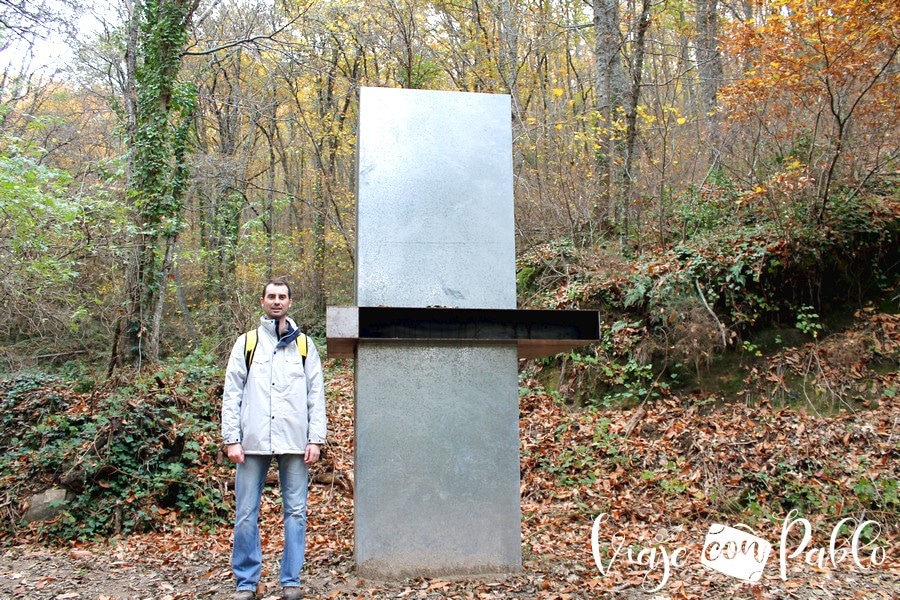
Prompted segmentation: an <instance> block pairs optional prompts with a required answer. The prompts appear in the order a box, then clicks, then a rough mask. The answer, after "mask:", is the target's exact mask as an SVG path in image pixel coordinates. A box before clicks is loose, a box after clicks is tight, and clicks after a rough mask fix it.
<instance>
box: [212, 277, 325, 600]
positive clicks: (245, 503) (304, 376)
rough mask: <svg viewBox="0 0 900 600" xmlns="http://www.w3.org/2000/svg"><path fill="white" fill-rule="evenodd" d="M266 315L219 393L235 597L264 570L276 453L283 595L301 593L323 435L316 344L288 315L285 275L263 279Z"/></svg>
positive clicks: (249, 593)
mask: <svg viewBox="0 0 900 600" xmlns="http://www.w3.org/2000/svg"><path fill="white" fill-rule="evenodd" d="M260 304H261V305H262V309H263V311H264V312H265V316H264V317H261V318H260V325H259V328H258V329H257V331H256V335H257V340H258V341H257V343H256V346H255V350H254V351H253V353H252V362H250V363H249V365H248V363H247V356H246V355H245V350H246V349H247V346H246V345H245V344H246V340H247V335H248V334H246V333H245V334H243V335H241V336H240V337H239V338H238V339H237V342H235V344H234V348H233V349H232V351H231V357H230V358H229V359H228V368H227V370H226V373H225V391H224V393H223V397H222V438H223V442H224V445H225V452H226V454H227V455H228V459H229V460H231V461H232V462H233V463H235V464H236V465H237V473H236V475H235V503H236V511H235V521H234V549H233V552H232V557H231V566H232V570H233V571H234V576H235V579H236V580H237V592H236V593H235V596H234V598H235V600H252V599H253V598H255V597H256V588H257V585H258V584H259V577H260V573H261V571H262V547H261V544H260V538H259V505H260V501H261V498H262V490H263V485H264V484H265V480H266V472H267V471H268V469H269V464H270V463H271V461H272V457H274V458H275V460H276V461H277V462H278V474H279V481H280V482H281V496H282V502H283V505H284V550H283V553H282V556H281V573H280V581H281V586H282V591H283V595H284V598H285V599H287V600H294V599H298V598H300V597H301V596H300V569H301V568H302V567H303V560H304V555H305V551H306V497H307V489H308V483H309V465H311V464H313V463H314V462H316V461H317V460H318V459H319V454H320V449H321V445H322V444H324V443H325V435H326V420H325V389H324V378H323V376H322V362H321V359H320V358H319V353H318V351H317V350H316V347H315V344H313V342H312V340H311V339H308V338H307V340H306V348H307V350H306V352H307V355H306V356H305V357H304V356H303V353H302V350H301V348H302V347H303V344H302V339H301V343H298V342H297V339H298V336H302V335H303V334H301V333H300V330H299V328H298V327H297V324H296V323H295V322H294V321H293V320H292V319H290V318H288V316H287V312H288V310H289V309H290V308H291V304H292V299H291V288H290V286H289V285H288V283H287V281H285V280H283V279H271V280H269V281H267V282H266V284H265V286H263V294H262V298H260Z"/></svg>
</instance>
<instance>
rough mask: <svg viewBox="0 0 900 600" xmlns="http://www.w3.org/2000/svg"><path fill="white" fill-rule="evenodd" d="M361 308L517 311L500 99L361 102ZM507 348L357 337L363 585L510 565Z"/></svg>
mask: <svg viewBox="0 0 900 600" xmlns="http://www.w3.org/2000/svg"><path fill="white" fill-rule="evenodd" d="M359 115H360V116H359V119H360V121H359V134H358V161H359V164H358V168H359V179H358V194H357V254H356V256H357V270H356V282H357V283H356V295H357V304H358V305H359V306H360V307H410V308H424V307H453V308H494V309H496V308H500V309H510V308H512V309H514V308H515V306H516V280H515V239H514V223H513V194H512V185H513V177H512V134H511V125H510V123H511V121H510V115H511V113H510V103H509V97H508V96H500V95H490V94H470V93H460V92H437V91H421V90H400V89H386V88H363V89H362V90H360V109H359ZM517 392H518V384H517V346H516V343H515V342H514V341H513V342H511V343H493V344H485V343H482V342H477V341H465V340H461V341H453V342H448V341H444V342H438V343H429V342H421V341H407V342H400V343H398V342H396V341H394V342H390V343H385V342H379V341H360V342H359V344H358V345H357V347H356V415H355V417H356V423H355V425H356V439H355V454H356V456H355V463H356V465H355V470H356V486H355V488H356V491H355V498H354V503H355V555H356V564H357V570H358V573H359V574H360V575H361V576H364V577H375V578H397V577H407V576H444V575H467V574H477V573H487V572H514V571H518V570H520V569H521V526H520V507H519V435H518V398H517Z"/></svg>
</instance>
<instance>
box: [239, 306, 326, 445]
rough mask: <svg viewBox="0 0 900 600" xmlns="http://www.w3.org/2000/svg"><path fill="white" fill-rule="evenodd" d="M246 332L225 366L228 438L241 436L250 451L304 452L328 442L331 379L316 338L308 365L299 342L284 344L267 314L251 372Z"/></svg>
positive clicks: (309, 345) (309, 354) (308, 353)
mask: <svg viewBox="0 0 900 600" xmlns="http://www.w3.org/2000/svg"><path fill="white" fill-rule="evenodd" d="M288 320H289V321H290V323H291V326H292V327H294V328H296V327H297V325H296V323H294V321H292V320H290V319H288ZM246 335H247V334H242V335H241V336H240V337H238V339H237V341H236V342H235V344H234V348H232V350H231V356H230V357H229V359H228V367H227V369H226V371H225V391H224V393H223V394H222V441H223V442H224V443H225V444H234V443H237V442H240V443H241V445H242V446H243V448H244V453H245V454H303V453H304V452H305V451H306V446H307V444H308V443H316V444H323V443H325V436H326V432H327V424H326V419H325V385H324V377H323V375H322V361H321V359H320V358H319V352H318V350H317V349H316V346H315V344H314V343H313V341H312V338H309V337H307V348H308V350H307V356H306V366H305V367H304V366H303V358H302V357H301V356H300V350H299V349H298V348H297V344H296V342H291V343H290V344H283V345H282V346H281V347H278V340H277V337H276V334H275V321H273V320H271V319H267V318H266V317H262V318H261V319H260V326H259V341H258V342H257V345H256V351H255V352H254V354H253V363H252V364H251V365H250V372H249V374H248V373H247V367H246V364H245V359H244V340H245V338H246Z"/></svg>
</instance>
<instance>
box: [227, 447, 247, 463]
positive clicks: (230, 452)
mask: <svg viewBox="0 0 900 600" xmlns="http://www.w3.org/2000/svg"><path fill="white" fill-rule="evenodd" d="M225 454H226V455H227V456H228V460H230V461H231V462H233V463H234V464H243V462H244V447H243V446H241V445H240V444H228V445H227V446H225Z"/></svg>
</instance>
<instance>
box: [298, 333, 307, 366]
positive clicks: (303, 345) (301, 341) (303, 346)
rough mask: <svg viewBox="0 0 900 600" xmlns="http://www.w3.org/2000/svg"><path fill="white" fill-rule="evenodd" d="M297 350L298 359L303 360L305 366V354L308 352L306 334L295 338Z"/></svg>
mask: <svg viewBox="0 0 900 600" xmlns="http://www.w3.org/2000/svg"><path fill="white" fill-rule="evenodd" d="M297 350H299V351H300V357H301V358H302V359H303V366H304V367H305V366H306V354H307V352H309V348H308V344H307V342H306V334H305V333H301V334H300V335H298V336H297Z"/></svg>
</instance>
